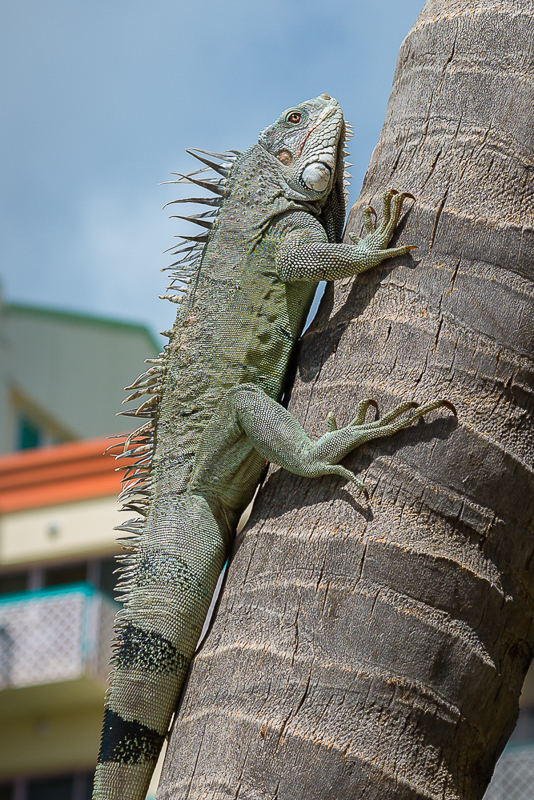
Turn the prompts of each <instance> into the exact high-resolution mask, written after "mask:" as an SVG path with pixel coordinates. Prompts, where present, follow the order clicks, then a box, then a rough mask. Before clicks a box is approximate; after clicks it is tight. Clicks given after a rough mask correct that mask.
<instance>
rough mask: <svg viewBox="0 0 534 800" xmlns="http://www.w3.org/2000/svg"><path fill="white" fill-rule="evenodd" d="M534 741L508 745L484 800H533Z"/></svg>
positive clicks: (498, 762)
mask: <svg viewBox="0 0 534 800" xmlns="http://www.w3.org/2000/svg"><path fill="white" fill-rule="evenodd" d="M533 797H534V741H526V742H517V743H516V742H513V743H511V744H508V745H507V746H506V748H505V750H504V752H503V754H502V756H501V757H500V759H499V760H498V761H497V766H496V767H495V772H494V773H493V778H492V779H491V783H490V785H489V786H488V789H487V791H486V794H485V795H484V800H532V798H533Z"/></svg>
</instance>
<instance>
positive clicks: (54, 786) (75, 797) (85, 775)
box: [0, 770, 94, 800]
mask: <svg viewBox="0 0 534 800" xmlns="http://www.w3.org/2000/svg"><path fill="white" fill-rule="evenodd" d="M93 777H94V772H93V771H92V770H91V772H76V773H74V774H70V775H61V776H59V777H55V778H39V779H28V778H17V779H16V780H15V782H14V783H4V784H0V800H15V787H16V789H17V791H16V797H17V798H20V800H91V794H92V791H93Z"/></svg>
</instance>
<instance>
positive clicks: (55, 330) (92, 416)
mask: <svg viewBox="0 0 534 800" xmlns="http://www.w3.org/2000/svg"><path fill="white" fill-rule="evenodd" d="M158 350H159V346H158V343H157V342H156V340H155V339H154V337H153V336H152V334H151V333H150V332H149V331H148V329H147V328H145V327H144V326H143V325H135V324H132V323H127V322H117V321H116V320H110V319H104V318H101V317H95V316H89V315H87V314H72V313H68V312H65V311H55V310H51V309H43V308H36V307H33V306H25V305H16V304H5V305H2V304H0V453H8V452H11V451H13V450H20V449H24V448H27V447H42V446H46V445H50V444H58V443H61V442H70V441H76V440H78V439H88V438H94V437H97V436H108V435H110V434H112V433H118V432H122V431H127V430H131V429H132V424H131V421H130V420H129V419H128V418H127V417H117V416H116V414H117V411H118V410H119V409H120V405H121V402H122V400H123V399H124V397H125V394H124V391H123V390H124V387H125V386H127V385H129V384H130V383H131V382H132V381H133V380H135V378H136V377H137V376H138V375H139V374H140V373H141V372H142V371H143V362H144V360H145V359H146V358H154V357H155V356H157V354H158Z"/></svg>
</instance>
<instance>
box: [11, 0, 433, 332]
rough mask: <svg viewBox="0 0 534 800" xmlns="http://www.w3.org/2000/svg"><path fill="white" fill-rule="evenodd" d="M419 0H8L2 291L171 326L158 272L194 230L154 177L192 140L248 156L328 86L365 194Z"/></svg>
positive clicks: (173, 191)
mask: <svg viewBox="0 0 534 800" xmlns="http://www.w3.org/2000/svg"><path fill="white" fill-rule="evenodd" d="M423 4H424V3H423V0H402V2H399V1H398V0H395V1H393V0H373V2H370V0H328V2H324V0H323V1H322V2H320V1H319V0H268V2H264V3H259V2H251V1H250V0H249V2H246V0H224V2H222V0H195V2H191V1H190V0H173V1H172V2H171V0H150V2H147V0H128V1H127V2H126V0H105V2H104V1H103V0H47V1H46V2H42V0H11V1H10V2H9V0H4V2H2V5H1V7H2V26H1V31H0V63H1V74H2V84H1V88H0V92H1V96H0V101H1V107H2V118H1V121H0V136H1V141H2V151H3V153H2V156H3V157H2V160H1V163H2V166H1V172H0V186H1V190H0V204H1V209H0V240H1V251H0V252H1V259H0V280H1V281H2V287H3V295H4V297H5V299H6V300H9V301H17V302H25V303H32V304H38V305H43V306H49V307H55V308H64V309H68V310H75V311H82V312H88V313H95V314H103V315H108V316H112V317H116V318H119V319H127V320H134V321H139V322H144V323H146V324H148V325H149V326H150V327H151V328H152V329H153V330H156V331H159V330H162V329H164V328H166V327H168V326H169V325H170V324H171V323H172V319H173V317H174V310H175V309H174V307H173V306H172V304H171V303H168V302H167V301H162V300H158V294H162V293H163V290H164V288H165V278H164V275H162V274H161V273H160V272H159V269H160V268H161V267H163V266H165V265H166V264H167V263H168V256H164V255H162V251H163V250H164V249H165V248H167V247H169V246H170V245H171V244H172V237H173V235H174V234H176V233H179V232H180V231H183V230H184V228H183V227H180V226H179V225H178V224H177V222H178V221H177V220H168V219H167V216H168V212H167V211H165V212H161V207H162V205H163V204H164V203H165V202H167V201H168V200H170V199H174V198H175V197H177V196H179V192H180V191H183V190H180V187H173V186H158V183H159V182H161V181H165V180H167V179H169V177H170V176H169V173H170V172H172V171H174V172H180V171H187V170H188V167H189V166H190V165H191V162H192V161H193V160H192V159H191V158H190V157H189V156H187V154H185V153H184V152H183V151H184V148H185V147H191V146H193V147H201V148H205V149H208V150H210V149H211V150H216V151H217V150H218V151H221V150H225V149H227V148H237V149H244V148H245V147H248V146H249V145H250V144H252V143H253V142H254V141H255V140H256V139H257V135H258V133H259V131H260V130H262V129H263V128H265V127H266V126H267V125H269V124H270V123H271V122H273V121H274V120H275V119H276V117H278V115H279V114H280V113H281V112H282V111H283V110H284V109H285V108H287V107H288V106H290V105H293V104H295V103H298V102H301V101H302V100H306V99H308V98H309V97H314V96H316V95H318V94H321V93H322V92H327V93H328V94H330V95H332V96H333V97H336V98H337V99H338V100H339V102H340V103H341V105H342V107H343V110H344V112H345V116H346V118H347V119H348V121H349V122H351V123H352V125H353V126H354V129H355V136H354V138H353V139H352V141H351V154H352V158H351V161H353V162H354V167H353V168H352V170H351V172H352V174H353V175H354V180H353V185H352V194H351V201H352V202H354V201H355V200H356V198H357V196H358V193H359V189H360V186H361V182H362V180H363V176H364V174H365V169H366V167H367V164H368V162H369V158H370V155H371V152H372V149H373V147H374V145H375V144H376V141H377V139H378V136H379V134H380V129H381V126H382V121H383V118H384V112H385V109H386V104H387V99H388V95H389V90H390V87H391V81H392V78H393V72H394V68H395V61H396V57H397V52H398V48H399V45H400V43H401V41H402V39H403V38H404V36H405V35H406V33H407V32H408V30H409V29H410V27H411V25H412V24H413V22H414V20H415V18H416V17H417V14H418V13H419V12H420V10H421V8H422V6H423ZM182 196H183V195H182ZM171 213H172V212H171ZM184 224H185V223H184Z"/></svg>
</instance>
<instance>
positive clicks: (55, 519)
mask: <svg viewBox="0 0 534 800" xmlns="http://www.w3.org/2000/svg"><path fill="white" fill-rule="evenodd" d="M118 509H119V507H118V505H117V499H116V497H101V498H98V499H96V500H86V501H84V502H80V503H67V504H65V505H59V506H49V507H47V508H36V509H32V510H30V511H19V512H17V513H13V514H5V515H4V516H3V517H1V518H0V566H8V565H15V564H21V565H29V564H32V565H35V564H36V562H39V561H46V560H53V559H61V558H66V557H69V556H80V557H88V556H91V555H93V554H94V555H99V556H105V555H106V554H109V553H114V552H116V550H117V546H116V545H115V539H116V537H117V535H118V534H117V532H116V531H114V530H113V528H114V527H115V526H116V525H119V524H120V523H121V522H124V521H125V520H126V519H127V515H125V514H124V513H122V514H121V513H120V512H119V510H118ZM130 516H131V515H130Z"/></svg>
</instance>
